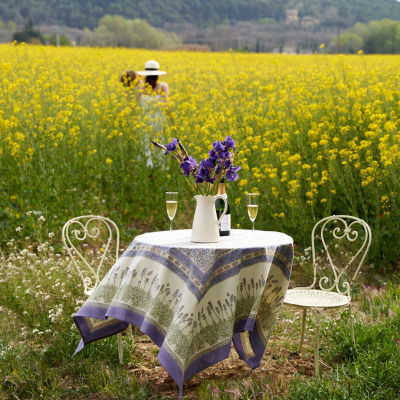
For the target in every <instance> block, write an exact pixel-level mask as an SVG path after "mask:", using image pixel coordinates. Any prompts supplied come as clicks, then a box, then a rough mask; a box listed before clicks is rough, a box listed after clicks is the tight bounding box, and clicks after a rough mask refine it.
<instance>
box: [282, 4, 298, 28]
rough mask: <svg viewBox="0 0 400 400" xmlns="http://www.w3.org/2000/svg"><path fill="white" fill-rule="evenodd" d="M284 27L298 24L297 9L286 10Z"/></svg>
mask: <svg viewBox="0 0 400 400" xmlns="http://www.w3.org/2000/svg"><path fill="white" fill-rule="evenodd" d="M285 22H286V25H297V24H298V23H299V10H298V9H297V8H292V9H287V10H286V21H285Z"/></svg>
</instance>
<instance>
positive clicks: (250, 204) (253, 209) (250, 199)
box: [246, 193, 260, 234]
mask: <svg viewBox="0 0 400 400" xmlns="http://www.w3.org/2000/svg"><path fill="white" fill-rule="evenodd" d="M259 196H260V195H259V194H258V193H247V195H246V197H247V212H248V213H249V218H250V221H251V223H252V225H253V229H252V230H253V234H254V221H255V219H256V218H257V212H258V199H259Z"/></svg>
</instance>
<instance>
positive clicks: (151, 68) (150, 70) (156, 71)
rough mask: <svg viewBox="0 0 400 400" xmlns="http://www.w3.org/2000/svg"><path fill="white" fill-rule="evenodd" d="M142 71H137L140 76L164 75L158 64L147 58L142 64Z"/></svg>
mask: <svg viewBox="0 0 400 400" xmlns="http://www.w3.org/2000/svg"><path fill="white" fill-rule="evenodd" d="M144 69H145V70H144V71H137V73H138V74H139V75H141V76H158V75H165V74H166V72H165V71H160V64H159V63H158V62H157V61H155V60H149V61H147V62H146V64H145V65H144Z"/></svg>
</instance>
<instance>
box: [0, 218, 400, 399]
mask: <svg viewBox="0 0 400 400" xmlns="http://www.w3.org/2000/svg"><path fill="white" fill-rule="evenodd" d="M37 229H38V232H39V233H40V235H42V236H44V235H45V234H44V231H45V230H46V228H45V226H44V225H43V224H42V225H41V224H39V223H38V227H37ZM22 233H23V232H21V234H22ZM50 236H52V235H50ZM53 241H54V242H53ZM57 246H58V244H57V241H56V240H55V238H53V237H52V238H50V239H48V240H46V241H44V242H42V243H41V244H39V243H38V242H37V241H33V243H31V244H29V243H28V244H27V245H26V247H25V249H20V248H18V246H16V244H15V241H10V242H9V245H8V247H7V249H4V250H2V253H0V399H28V398H29V399H31V398H32V399H36V398H46V399H61V398H62V399H75V398H78V399H86V398H96V399H114V398H124V399H135V400H140V399H143V400H145V399H152V400H155V399H158V400H160V399H163V396H162V394H159V393H158V392H157V389H156V385H154V382H153V383H152V382H147V383H144V384H143V383H142V382H139V381H138V379H137V378H136V377H135V375H134V374H133V373H132V372H131V370H132V369H135V368H138V367H140V366H141V363H142V361H143V359H142V357H143V356H142V354H141V352H140V351H136V346H135V337H136V336H134V337H133V338H130V336H129V335H127V336H125V337H124V342H125V346H124V360H125V363H124V365H122V366H121V365H120V364H119V362H118V352H117V345H116V338H115V337H111V338H107V339H104V340H100V341H97V342H94V343H91V344H90V345H89V346H87V347H85V349H84V350H83V351H82V352H81V353H79V354H78V355H77V356H76V357H74V358H72V354H73V352H74V350H75V348H76V346H77V344H78V343H79V340H80V335H79V333H78V331H77V329H76V327H75V325H74V323H73V320H72V315H73V313H74V312H76V310H77V309H78V308H79V307H80V305H81V304H82V302H83V300H84V297H83V295H82V287H81V286H80V281H79V277H78V276H77V273H76V272H75V270H74V269H73V268H72V266H71V265H70V263H69V259H68V257H67V256H66V254H65V253H64V252H63V251H59V252H58V251H57ZM294 270H295V274H294V279H295V280H297V278H296V274H300V272H298V268H297V266H295V267H294ZM364 279H366V278H364ZM381 279H382V278H381ZM392 279H393V280H396V277H395V276H393V277H392ZM399 299H400V288H399V287H398V286H396V285H394V284H391V283H388V284H386V285H384V284H383V285H382V286H381V288H380V289H378V288H376V287H374V286H368V285H367V284H366V282H364V286H360V287H359V290H358V292H357V298H356V304H357V307H355V310H356V324H355V335H356V343H357V344H356V347H355V348H353V346H352V344H351V337H350V330H349V326H348V315H347V312H342V313H336V314H327V315H324V318H323V320H322V330H321V346H322V350H321V352H320V354H321V359H322V360H323V374H322V378H321V379H320V380H317V379H314V378H309V377H307V376H305V375H301V371H299V372H298V373H297V374H296V375H295V376H294V379H293V380H292V381H291V382H288V381H287V380H286V381H281V380H279V379H278V378H279V377H277V376H276V375H275V374H271V373H266V375H265V378H264V379H261V380H256V379H253V380H251V379H249V378H246V379H243V378H240V371H238V378H237V380H234V381H225V380H218V378H216V379H215V380H213V381H208V380H203V381H201V383H200V384H199V387H198V389H197V392H198V398H199V399H202V400H208V399H210V400H211V399H216V398H218V399H283V398H288V399H302V400H304V399H316V398H319V399H354V400H355V399H398V398H400V352H399V348H400V347H399V343H400V302H399ZM308 327H309V330H308V331H307V334H306V341H307V343H308V346H306V348H305V352H304V354H302V355H301V357H305V358H308V359H311V360H312V350H310V349H312V346H310V345H309V343H310V341H311V340H312V338H313V328H314V321H313V318H312V317H311V316H310V317H309V318H308ZM299 330H300V316H299V314H297V313H294V312H293V311H292V310H290V309H289V308H286V307H285V308H283V309H282V312H281V317H280V321H279V323H278V325H277V329H276V335H277V336H278V337H279V338H280V340H279V341H278V345H277V349H276V350H274V351H276V352H277V357H276V358H277V360H276V361H277V362H278V363H279V362H280V363H283V362H284V361H285V357H286V356H285V355H283V354H287V353H289V352H290V351H294V350H295V349H296V345H297V340H298V335H299ZM271 346H272V344H270V346H269V349H270V348H271ZM282 350H284V351H283V352H282ZM267 351H269V350H267ZM285 352H286V353H285ZM150 353H151V355H152V356H153V357H156V351H150ZM282 365H283V364H282ZM91 396H94V397H91Z"/></svg>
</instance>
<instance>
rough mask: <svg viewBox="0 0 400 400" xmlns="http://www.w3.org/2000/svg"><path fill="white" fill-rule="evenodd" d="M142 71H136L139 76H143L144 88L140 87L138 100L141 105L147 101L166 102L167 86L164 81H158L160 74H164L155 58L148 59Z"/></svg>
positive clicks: (144, 104)
mask: <svg viewBox="0 0 400 400" xmlns="http://www.w3.org/2000/svg"><path fill="white" fill-rule="evenodd" d="M144 68H145V69H144V71H138V72H137V73H138V75H139V76H144V77H145V81H144V88H142V89H141V96H140V100H141V103H142V106H144V107H145V106H146V104H147V103H149V102H155V101H161V100H163V101H164V103H168V94H169V87H168V84H167V83H165V82H161V81H159V77H160V75H165V74H166V72H165V71H160V64H159V63H158V62H157V61H155V60H149V61H147V62H146V64H145V66H144Z"/></svg>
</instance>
